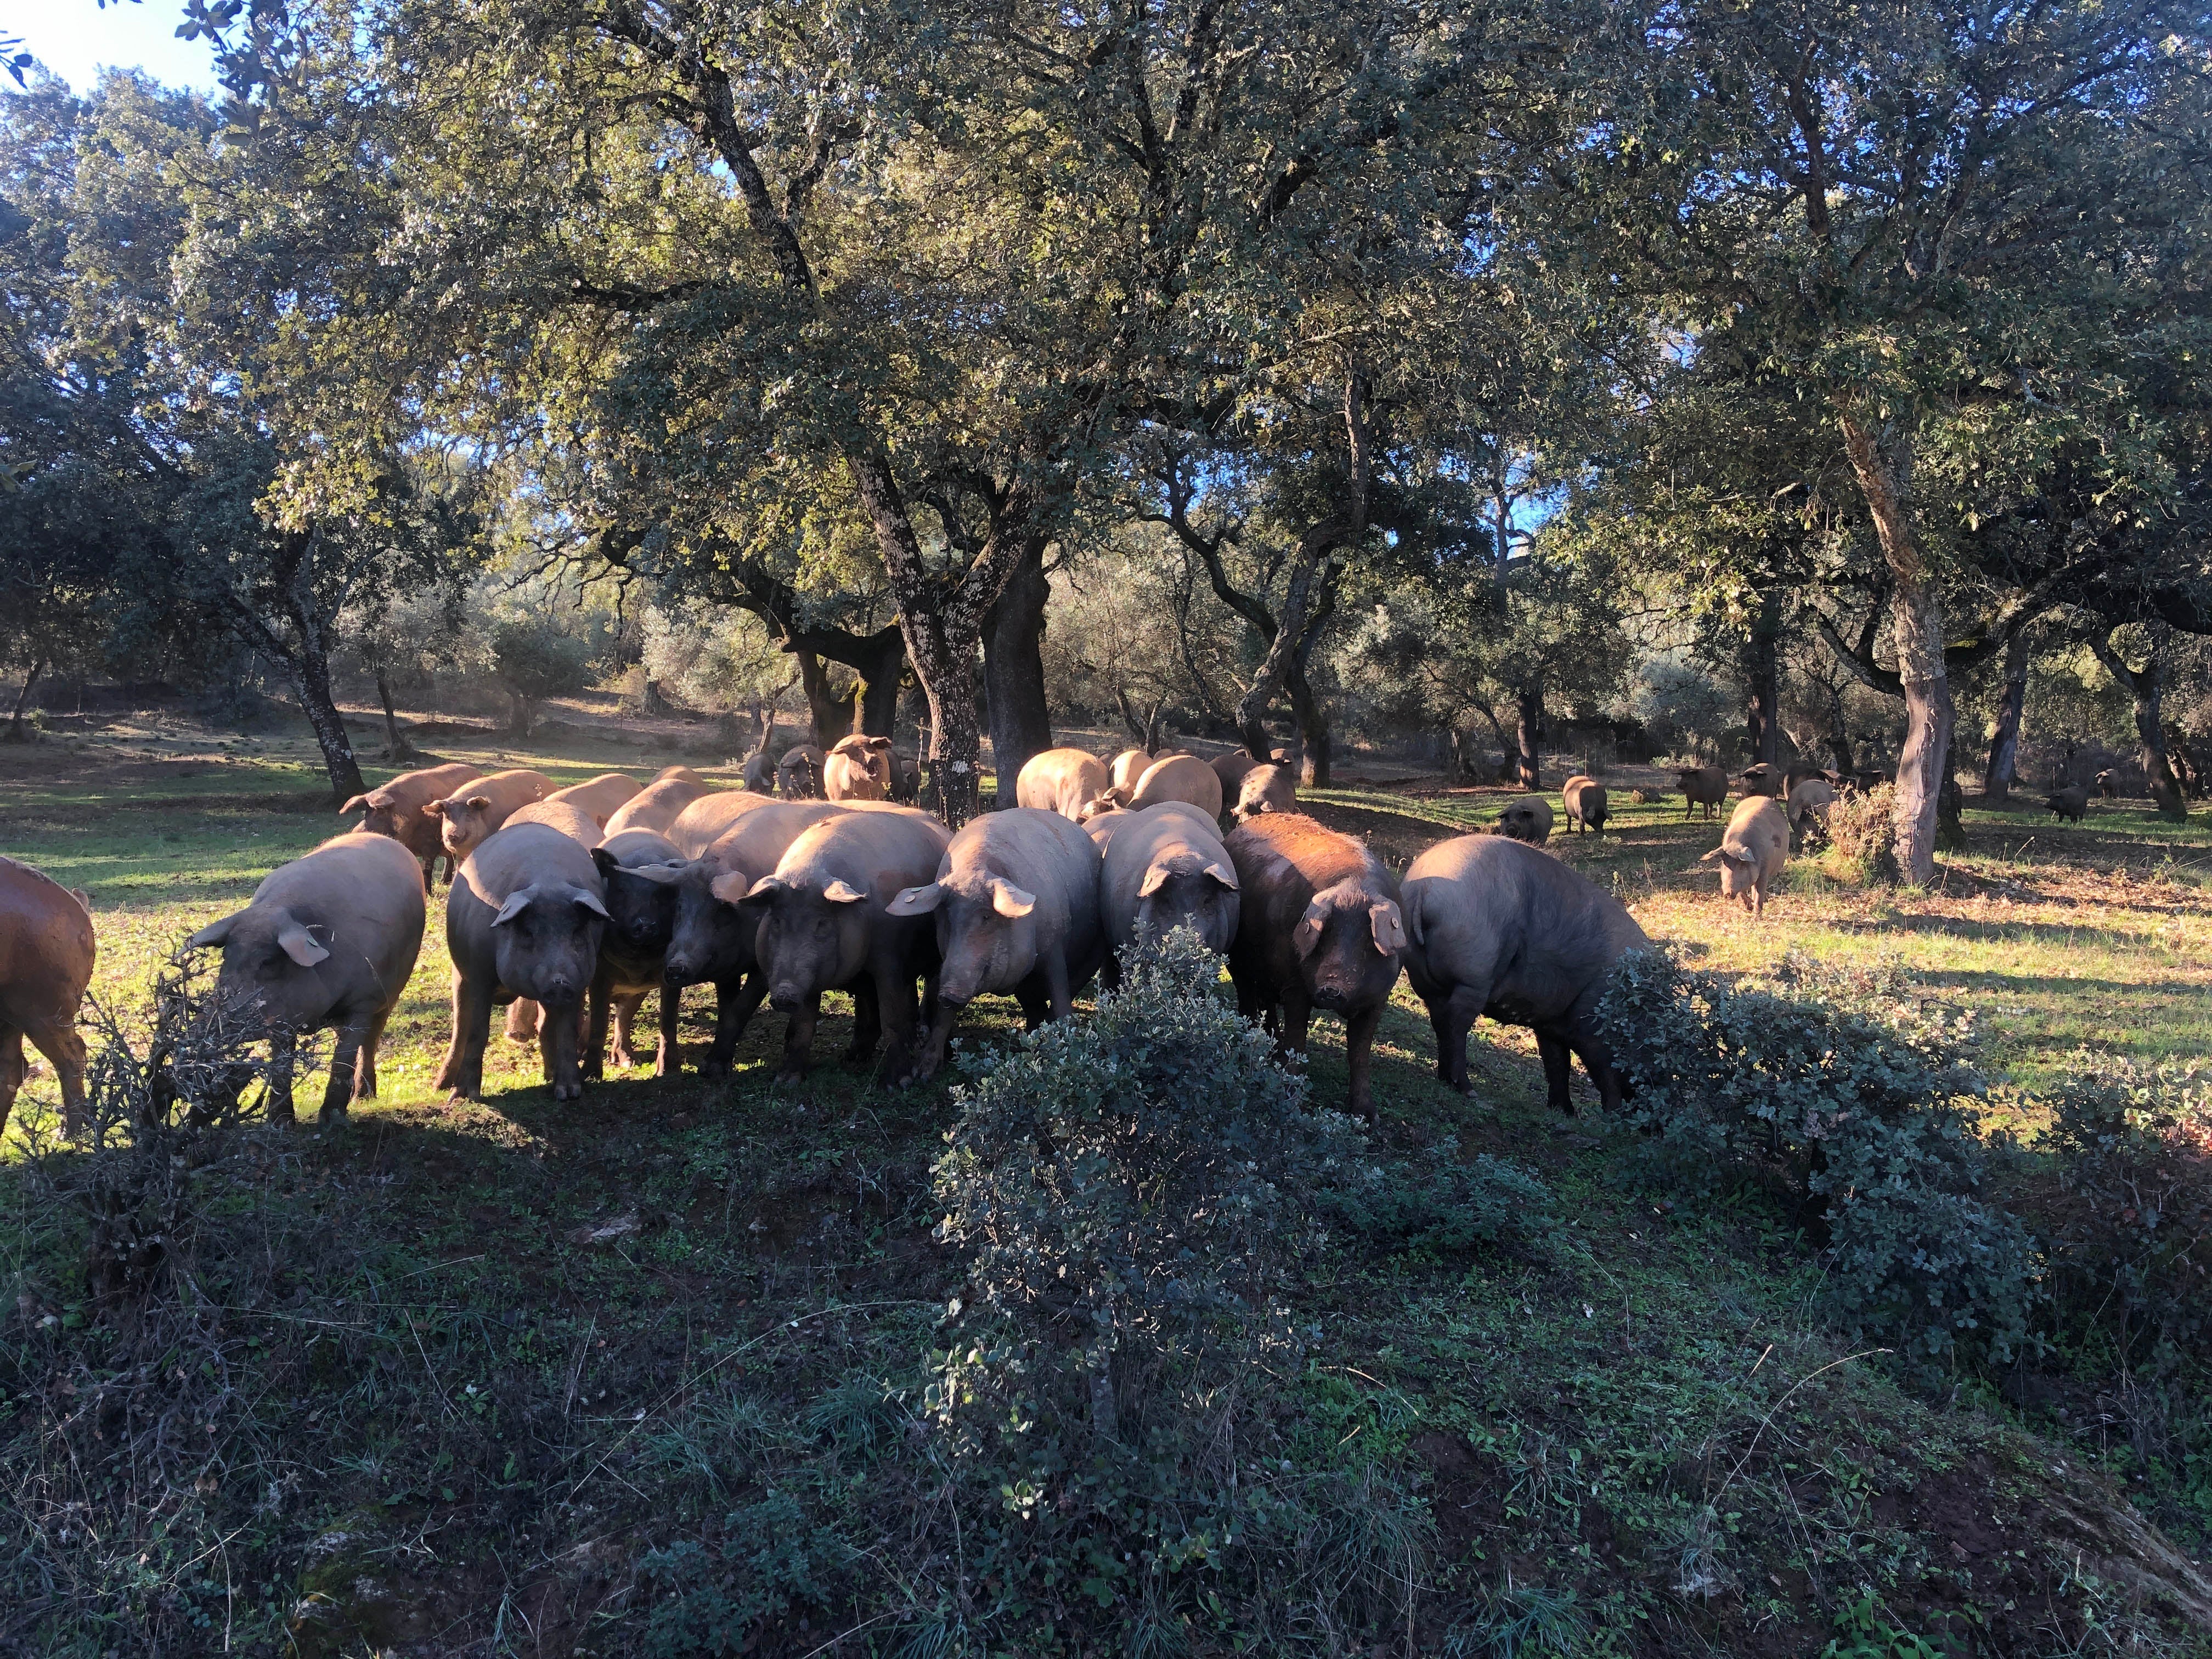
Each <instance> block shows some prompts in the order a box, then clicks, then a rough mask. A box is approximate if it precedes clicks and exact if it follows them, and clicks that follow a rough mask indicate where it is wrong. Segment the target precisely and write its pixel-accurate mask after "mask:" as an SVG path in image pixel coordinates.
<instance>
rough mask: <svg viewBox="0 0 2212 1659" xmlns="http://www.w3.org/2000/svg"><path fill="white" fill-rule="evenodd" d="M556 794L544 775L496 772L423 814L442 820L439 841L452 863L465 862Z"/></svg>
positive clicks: (462, 788) (437, 802) (520, 771)
mask: <svg viewBox="0 0 2212 1659" xmlns="http://www.w3.org/2000/svg"><path fill="white" fill-rule="evenodd" d="M551 793H553V781H552V780H551V779H550V778H549V777H547V776H546V775H544V773H542V772H530V771H523V770H516V771H512V772H495V773H493V774H492V775H490V776H489V777H488V778H478V779H477V780H476V781H474V782H472V783H469V784H467V785H465V786H464V787H461V788H459V789H457V790H456V791H454V793H452V794H450V795H447V796H446V797H445V798H444V799H441V800H434V801H431V802H430V803H429V804H428V805H425V806H424V807H423V809H422V810H423V811H425V812H428V813H429V814H430V815H431V817H435V818H438V819H441V820H442V827H441V829H440V831H439V839H440V841H441V843H442V845H443V846H444V847H445V849H446V854H447V857H448V858H449V859H465V858H466V857H468V855H469V854H471V853H473V852H475V851H476V849H477V848H478V847H480V846H482V845H483V842H484V841H485V840H486V838H487V837H489V836H490V835H491V834H492V833H493V832H494V831H495V830H496V829H498V828H499V827H500V826H501V824H503V823H506V822H507V819H508V818H510V817H513V815H514V814H515V813H516V812H518V811H520V810H521V809H522V808H524V807H526V806H528V805H532V803H534V802H537V801H541V800H544V799H545V797H546V796H548V795H550V794H551Z"/></svg>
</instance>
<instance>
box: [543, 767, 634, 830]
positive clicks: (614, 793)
mask: <svg viewBox="0 0 2212 1659" xmlns="http://www.w3.org/2000/svg"><path fill="white" fill-rule="evenodd" d="M638 793H639V790H638V787H637V780H636V779H635V778H626V777H624V776H623V775H622V774H621V773H619V772H602V773H600V774H599V776H597V777H596V778H593V779H592V780H591V781H589V782H588V783H572V784H570V785H569V786H568V787H567V788H566V789H556V790H555V791H554V792H553V793H551V794H550V795H548V796H546V797H545V799H547V800H557V801H564V802H566V803H567V804H568V805H570V806H573V807H574V808H576V810H577V811H581V812H588V813H590V814H591V815H592V822H593V823H596V824H598V825H599V828H600V829H605V828H606V827H607V820H608V819H609V818H611V817H614V815H615V812H616V811H617V809H618V808H619V807H621V805H623V802H625V801H628V800H631V799H635V797H636V796H637V794H638Z"/></svg>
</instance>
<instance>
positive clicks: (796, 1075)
mask: <svg viewBox="0 0 2212 1659" xmlns="http://www.w3.org/2000/svg"><path fill="white" fill-rule="evenodd" d="M756 977H757V975H756ZM820 1018H822V993H821V992H819V991H813V992H810V993H808V994H807V995H806V997H805V1000H803V1001H801V1002H800V1003H799V1006H798V1007H796V1008H794V1009H793V1010H792V1011H791V1018H790V1020H789V1022H788V1023H787V1024H786V1025H785V1026H784V1028H783V1069H782V1070H781V1071H780V1072H778V1073H776V1074H775V1080H776V1081H777V1082H778V1083H799V1082H803V1081H805V1077H806V1062H807V1060H808V1059H809V1058H810V1056H811V1054H812V1053H813V1049H814V1024H815V1022H816V1021H817V1020H818V1019H820Z"/></svg>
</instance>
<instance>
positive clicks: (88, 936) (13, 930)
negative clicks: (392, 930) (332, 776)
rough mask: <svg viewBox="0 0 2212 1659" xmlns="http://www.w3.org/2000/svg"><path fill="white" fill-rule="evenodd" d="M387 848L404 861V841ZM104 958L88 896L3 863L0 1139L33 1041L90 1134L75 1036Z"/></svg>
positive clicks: (65, 1107) (80, 1046) (66, 1104)
mask: <svg viewBox="0 0 2212 1659" xmlns="http://www.w3.org/2000/svg"><path fill="white" fill-rule="evenodd" d="M384 844H385V845H386V847H389V848H393V849H394V850H396V851H399V852H400V853H401V854H402V855H403V856H405V854H404V848H400V846H399V843H398V842H394V841H386V842H385V843H384ZM407 869H408V872H409V875H410V878H412V877H413V876H415V875H416V874H417V873H419V872H416V867H415V864H414V861H413V860H412V859H411V858H409V859H408V860H407ZM411 884H412V883H411V880H410V885H411ZM416 902H417V903H420V902H422V894H421V890H419V889H417V890H416ZM98 951H99V946H98V944H97V942H96V941H95V940H94V938H93V932H92V912H91V909H90V908H89V907H88V904H87V902H86V900H85V897H84V895H82V893H75V892H72V891H70V890H69V889H68V888H66V887H64V886H63V885H61V884H60V883H58V882H57V881H54V880H52V878H49V877H48V876H46V875H45V874H44V873H42V872H40V871H37V870H33V868H32V867H31V866H29V865H27V864H18V863H16V862H15V860H13V859H0V1134H4V1133H7V1128H8V1114H9V1111H10V1110H11V1109H13V1108H14V1106H15V1096H16V1094H17V1092H18V1091H20V1090H21V1088H22V1086H23V1079H25V1078H26V1077H27V1075H29V1070H30V1068H29V1067H28V1066H26V1065H25V1064H24V1063H23V1042H24V1040H25V1039H26V1038H28V1039H29V1040H30V1042H31V1043H32V1045H33V1047H35V1048H37V1049H38V1051H39V1052H40V1054H44V1055H45V1056H46V1059H47V1060H48V1062H49V1063H50V1064H52V1066H53V1068H54V1076H55V1078H56V1079H58V1081H59V1082H60V1084H61V1086H62V1127H63V1129H64V1131H65V1132H66V1133H70V1134H71V1135H76V1134H80V1133H83V1130H84V1128H85V1127H86V1126H85V1122H84V1115H85V1113H84V1039H83V1038H82V1037H81V1036H78V1035H77V1034H76V1012H77V1008H78V1006H79V1005H80V1004H81V1003H82V1002H83V1000H84V987H86V986H88V985H89V984H91V983H92V967H93V962H94V958H95V957H96V956H97V954H98Z"/></svg>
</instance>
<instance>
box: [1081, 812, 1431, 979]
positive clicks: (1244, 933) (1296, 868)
mask: <svg viewBox="0 0 2212 1659" xmlns="http://www.w3.org/2000/svg"><path fill="white" fill-rule="evenodd" d="M1119 839H1121V838H1120V837H1119V836H1115V840H1117V841H1118V840H1119ZM1222 845H1223V848H1224V849H1225V851H1226V852H1227V853H1228V854H1229V861H1230V863H1231V866H1233V867H1234V868H1235V870H1236V872H1237V891H1238V896H1239V900H1240V904H1241V908H1242V910H1243V915H1242V916H1241V917H1240V919H1239V921H1238V924H1237V948H1238V951H1240V953H1241V952H1243V951H1245V950H1246V949H1247V947H1248V945H1249V946H1250V947H1251V948H1253V949H1255V950H1258V951H1262V952H1264V954H1266V955H1267V956H1268V957H1271V958H1272V957H1275V956H1277V955H1278V954H1280V955H1281V956H1282V957H1284V958H1285V959H1287V957H1288V956H1289V952H1290V948H1291V943H1290V941H1291V930H1292V929H1294V928H1295V927H1297V925H1298V920H1299V918H1300V917H1302V916H1303V915H1305V910H1306V907H1307V906H1308V905H1309V904H1311V903H1312V902H1313V898H1314V895H1315V894H1316V893H1317V892H1319V891H1321V890H1322V889H1323V888H1326V887H1334V886H1335V885H1336V884H1338V883H1339V882H1341V881H1346V880H1349V879H1352V878H1369V879H1374V878H1380V882H1379V883H1378V885H1387V886H1388V888H1389V892H1388V894H1387V895H1386V896H1389V897H1392V898H1395V897H1396V896H1397V884H1395V882H1391V881H1390V880H1389V872H1388V871H1386V870H1384V869H1383V867H1382V866H1381V865H1380V864H1379V863H1377V862H1376V859H1375V856H1374V854H1371V853H1370V852H1369V851H1368V850H1367V847H1366V845H1365V843H1364V842H1358V841H1355V840H1353V839H1352V837H1351V836H1346V835H1340V834H1338V833H1337V832H1336V831H1335V830H1334V829H1325V828H1324V827H1323V826H1322V825H1321V824H1319V823H1316V822H1315V821H1314V820H1313V819H1311V818H1310V817H1306V816H1305V815H1304V813H1301V812H1267V813H1263V814H1261V816H1260V817H1256V818H1253V819H1251V820H1249V822H1247V823H1240V824H1238V825H1237V828H1236V829H1232V830H1231V831H1230V832H1229V836H1228V838H1227V839H1226V840H1225V842H1223V843H1222Z"/></svg>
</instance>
